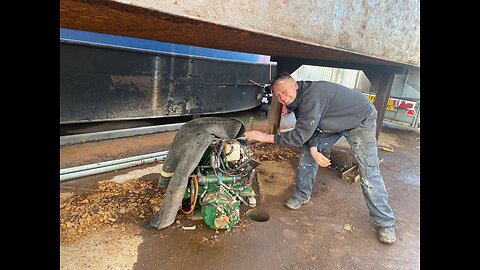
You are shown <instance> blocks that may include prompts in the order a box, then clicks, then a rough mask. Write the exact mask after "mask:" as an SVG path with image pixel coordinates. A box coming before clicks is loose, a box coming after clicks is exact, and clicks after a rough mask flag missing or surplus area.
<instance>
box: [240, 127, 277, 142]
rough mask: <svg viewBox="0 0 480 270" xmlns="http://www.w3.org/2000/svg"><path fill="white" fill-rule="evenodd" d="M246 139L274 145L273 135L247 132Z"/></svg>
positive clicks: (254, 131) (253, 131) (255, 131)
mask: <svg viewBox="0 0 480 270" xmlns="http://www.w3.org/2000/svg"><path fill="white" fill-rule="evenodd" d="M245 137H247V138H249V139H251V140H256V141H259V142H268V143H273V140H274V136H273V134H266V133H263V132H260V131H257V130H250V131H245Z"/></svg>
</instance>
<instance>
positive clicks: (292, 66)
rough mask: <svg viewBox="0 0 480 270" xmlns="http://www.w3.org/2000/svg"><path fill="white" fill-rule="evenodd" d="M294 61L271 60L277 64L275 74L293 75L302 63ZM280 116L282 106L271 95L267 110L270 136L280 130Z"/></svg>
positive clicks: (280, 58) (287, 59)
mask: <svg viewBox="0 0 480 270" xmlns="http://www.w3.org/2000/svg"><path fill="white" fill-rule="evenodd" d="M293 60H294V59H290V58H282V57H279V58H272V61H276V62H277V68H276V74H279V73H282V72H288V73H290V74H291V73H293V72H294V71H295V70H297V69H298V68H299V67H300V66H301V65H302V63H300V62H298V61H293ZM281 114H282V104H280V102H278V100H277V98H276V97H275V96H274V95H273V93H272V104H270V108H269V110H268V132H269V133H270V134H275V133H277V132H278V130H279V129H280V119H281Z"/></svg>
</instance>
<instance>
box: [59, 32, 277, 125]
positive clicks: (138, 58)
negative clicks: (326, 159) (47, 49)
mask: <svg viewBox="0 0 480 270" xmlns="http://www.w3.org/2000/svg"><path fill="white" fill-rule="evenodd" d="M274 73H275V66H272V67H271V66H270V65H268V64H259V63H246V62H236V61H229V60H216V59H208V58H201V57H195V56H184V55H174V54H168V53H161V52H151V51H146V50H139V49H121V48H115V47H110V46H105V45H91V44H89V45H86V44H77V43H71V42H65V41H61V42H60V124H69V123H87V122H100V121H112V120H132V119H150V118H161V117H175V116H193V115H210V114H217V113H227V112H236V111H242V110H248V109H251V108H254V107H256V106H258V105H260V104H261V100H262V98H263V94H264V93H263V88H262V87H259V86H257V85H255V84H254V83H251V82H250V80H252V81H254V82H258V83H260V84H265V83H267V82H268V80H269V78H270V74H274Z"/></svg>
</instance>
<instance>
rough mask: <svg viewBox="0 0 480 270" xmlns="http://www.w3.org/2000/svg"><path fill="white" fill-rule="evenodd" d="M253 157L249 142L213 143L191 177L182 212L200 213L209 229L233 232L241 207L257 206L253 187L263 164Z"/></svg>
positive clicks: (222, 141)
mask: <svg viewBox="0 0 480 270" xmlns="http://www.w3.org/2000/svg"><path fill="white" fill-rule="evenodd" d="M252 156H253V153H252V152H251V151H250V147H249V146H248V144H247V141H246V138H243V137H242V138H237V139H234V140H228V139H216V140H215V141H213V142H212V144H211V145H210V146H209V148H208V149H207V150H206V151H205V153H204V155H203V157H202V159H201V161H200V163H199V164H198V166H197V167H196V169H195V171H194V172H193V173H192V174H191V175H190V177H189V184H188V187H187V190H186V192H185V195H184V200H183V203H182V212H184V213H185V214H190V213H191V212H192V211H193V210H194V209H197V210H201V211H202V219H203V221H204V222H205V223H206V224H207V225H208V226H209V227H210V228H212V229H214V230H219V229H222V230H231V229H232V228H233V227H234V226H235V224H236V223H237V222H238V221H240V205H241V204H242V203H243V204H245V205H248V206H250V207H255V206H256V199H255V192H254V191H253V189H252V188H251V184H252V179H253V177H254V173H255V168H256V167H257V166H258V165H259V164H260V163H259V162H258V161H256V160H254V159H253V158H252ZM183 209H190V210H188V211H185V210H183Z"/></svg>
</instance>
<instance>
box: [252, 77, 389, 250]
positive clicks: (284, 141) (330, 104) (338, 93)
mask: <svg viewBox="0 0 480 270" xmlns="http://www.w3.org/2000/svg"><path fill="white" fill-rule="evenodd" d="M270 88H271V90H272V94H273V96H275V97H276V98H277V100H278V101H279V102H280V103H281V104H283V105H285V106H287V108H288V109H289V110H290V111H293V112H294V113H295V117H296V120H297V121H296V124H295V128H294V129H293V130H291V131H288V132H284V133H281V134H266V133H262V132H260V131H255V130H253V131H247V132H245V136H246V137H248V138H249V139H253V140H257V141H260V142H268V143H276V144H279V145H281V146H294V147H301V154H300V160H299V165H298V169H297V175H296V186H295V193H294V196H293V197H291V198H290V199H288V200H287V202H286V203H285V206H286V207H287V208H289V209H292V210H295V209H298V208H300V206H302V205H303V204H306V203H308V202H309V201H310V195H311V194H312V187H313V182H314V179H315V176H316V175H317V171H318V165H320V166H322V167H327V166H328V165H330V160H329V159H328V158H327V157H325V156H324V153H325V152H326V151H327V150H329V149H330V148H331V147H332V146H333V145H334V144H335V143H336V142H337V141H338V140H339V139H340V138H341V137H342V136H345V138H346V139H347V141H348V143H349V145H350V147H351V149H352V151H353V153H354V155H355V158H356V160H357V163H358V167H359V171H360V177H361V187H362V190H363V195H364V198H365V201H366V203H367V207H368V210H369V213H370V217H371V220H372V222H373V223H374V224H375V225H377V227H378V239H379V240H380V242H382V243H387V244H391V243H394V242H395V240H396V235H395V228H394V222H395V218H394V216H393V212H392V209H391V207H390V205H389V204H388V193H387V190H386V188H385V184H384V182H383V178H382V175H381V174H380V168H379V165H380V161H379V158H378V154H377V141H376V137H375V132H376V128H375V127H376V119H377V111H376V109H375V106H373V104H372V103H371V102H370V100H369V99H368V98H367V97H366V96H365V95H364V94H363V93H361V92H360V91H357V90H354V89H350V88H347V87H344V86H342V85H339V84H335V83H331V82H326V81H314V82H313V81H298V82H297V81H295V80H294V79H293V78H292V77H291V76H290V74H288V73H281V74H278V75H277V76H275V78H273V80H272V81H271V84H270Z"/></svg>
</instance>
